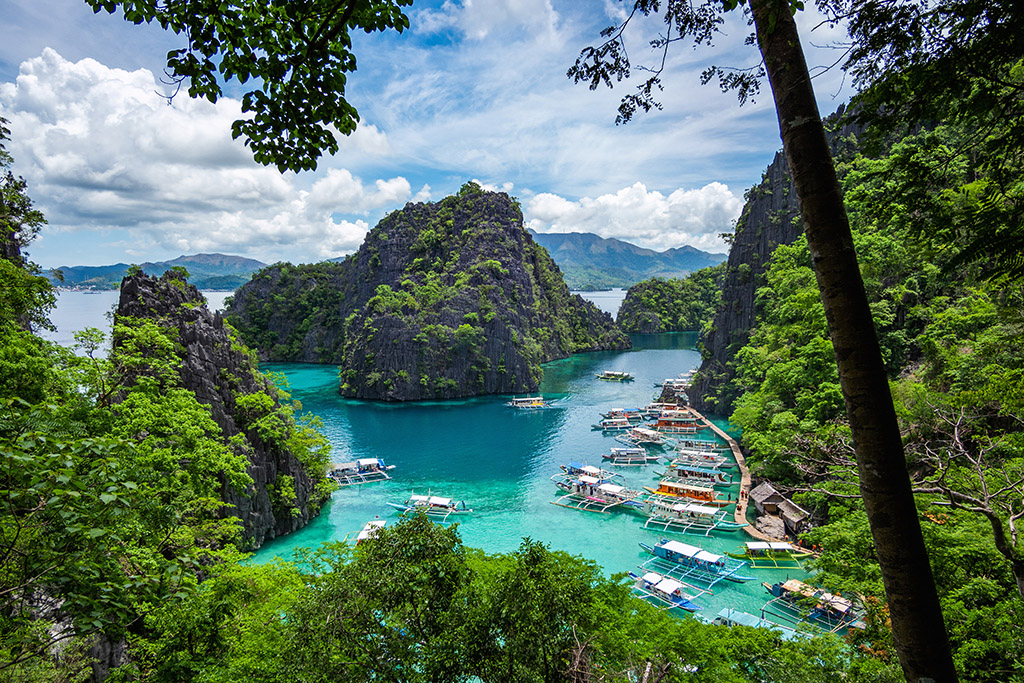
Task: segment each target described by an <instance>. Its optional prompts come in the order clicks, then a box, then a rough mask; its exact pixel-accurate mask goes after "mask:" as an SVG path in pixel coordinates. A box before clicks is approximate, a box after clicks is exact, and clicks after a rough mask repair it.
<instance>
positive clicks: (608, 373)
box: [595, 370, 633, 382]
mask: <svg viewBox="0 0 1024 683" xmlns="http://www.w3.org/2000/svg"><path fill="white" fill-rule="evenodd" d="M595 376H596V377H597V378H598V379H604V380H608V381H610V382H632V381H633V375H631V374H629V373H628V372H623V371H622V370H604V371H603V372H600V373H598V374H597V375H595Z"/></svg>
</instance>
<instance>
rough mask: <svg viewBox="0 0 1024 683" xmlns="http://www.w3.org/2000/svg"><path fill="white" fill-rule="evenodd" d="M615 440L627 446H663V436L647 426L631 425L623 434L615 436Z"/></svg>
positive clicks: (664, 443)
mask: <svg viewBox="0 0 1024 683" xmlns="http://www.w3.org/2000/svg"><path fill="white" fill-rule="evenodd" d="M615 440H616V441H618V442H620V443H624V444H627V445H629V446H665V445H666V442H665V437H664V436H662V435H661V434H660V433H659V432H656V431H654V430H653V429H649V428H647V427H632V428H630V429H627V430H626V433H625V434H620V435H618V436H616V437H615Z"/></svg>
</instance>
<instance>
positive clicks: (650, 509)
mask: <svg viewBox="0 0 1024 683" xmlns="http://www.w3.org/2000/svg"><path fill="white" fill-rule="evenodd" d="M643 514H644V515H646V516H647V518H648V519H647V521H646V522H644V528H645V529H658V530H660V531H677V532H679V533H683V534H701V535H703V536H710V535H711V532H712V531H736V530H737V529H742V528H743V527H745V526H747V525H746V524H744V523H742V522H735V521H732V520H729V519H726V514H725V510H723V509H721V508H714V507H708V506H707V505H701V504H700V503H683V502H679V501H676V500H672V499H669V498H662V497H660V496H650V497H648V498H647V500H646V501H645V502H644V508H643Z"/></svg>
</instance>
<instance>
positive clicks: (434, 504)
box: [388, 494, 473, 522]
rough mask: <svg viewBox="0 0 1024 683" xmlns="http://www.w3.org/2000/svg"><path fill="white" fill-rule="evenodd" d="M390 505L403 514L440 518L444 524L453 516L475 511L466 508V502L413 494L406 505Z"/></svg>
mask: <svg viewBox="0 0 1024 683" xmlns="http://www.w3.org/2000/svg"><path fill="white" fill-rule="evenodd" d="M388 505H390V506H391V507H393V508H395V509H396V510H399V511H401V512H402V513H403V514H405V513H407V512H414V513H419V512H422V513H423V514H425V515H427V516H429V517H439V518H440V520H439V521H442V522H443V521H445V520H446V519H448V517H449V516H451V515H461V514H466V513H470V512H472V511H473V510H472V509H470V508H468V507H466V503H465V502H464V501H461V500H460V501H458V502H455V501H454V500H453V499H451V498H443V497H441V496H431V495H426V496H418V495H415V494H413V495H410V496H409V499H408V500H407V501H405V502H404V503H388Z"/></svg>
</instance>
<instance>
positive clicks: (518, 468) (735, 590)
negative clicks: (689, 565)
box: [252, 333, 803, 617]
mask: <svg viewBox="0 0 1024 683" xmlns="http://www.w3.org/2000/svg"><path fill="white" fill-rule="evenodd" d="M695 342H696V335H695V334H693V333H678V334H661V335H636V336H634V337H633V344H634V346H633V349H632V350H631V351H624V352H620V351H615V352H600V353H587V354H579V355H576V356H573V357H571V358H568V359H565V360H560V361H555V362H553V363H548V364H547V365H545V366H544V380H543V383H542V385H541V393H542V394H543V395H544V397H545V398H548V399H552V400H554V402H555V406H556V407H555V408H552V409H548V410H539V411H518V410H514V409H512V408H508V407H506V406H505V405H504V402H505V401H506V400H507V398H508V397H497V396H485V397H480V398H474V399H468V400H459V401H443V402H424V403H413V404H398V405H396V404H378V403H371V402H365V401H348V400H344V399H342V398H341V397H340V396H338V393H337V378H336V375H337V371H336V369H335V368H334V367H329V366H328V367H325V366H310V365H301V364H291V363H288V364H282V363H278V364H268V365H267V366H266V368H265V369H267V370H272V371H275V372H280V373H283V374H284V375H285V376H286V377H287V378H288V381H289V382H290V385H291V388H290V390H291V392H292V395H293V398H296V399H298V400H300V401H301V402H302V405H303V409H304V410H305V411H308V412H311V413H314V414H316V415H318V416H320V417H321V418H322V419H323V421H324V425H325V432H326V435H327V437H328V438H329V439H330V441H331V443H332V444H333V446H334V459H335V460H336V461H345V460H352V459H355V458H362V457H379V458H383V459H384V460H385V462H387V463H388V464H391V465H395V466H396V467H395V469H394V470H392V471H391V475H392V477H393V478H392V479H391V480H390V481H383V482H375V483H368V484H362V485H358V486H349V487H344V488H341V489H339V490H337V491H335V492H334V494H333V497H332V499H331V501H330V503H329V504H328V505H327V506H326V508H325V509H324V511H323V512H322V513H321V515H320V516H319V517H318V518H317V519H315V520H314V521H313V522H312V523H310V524H309V525H308V526H307V527H306V528H304V529H302V530H300V531H298V532H296V533H294V534H291V535H289V536H286V537H283V538H280V539H276V540H274V541H271V542H270V543H267V544H266V545H265V546H264V547H263V548H261V549H260V550H259V551H258V552H257V553H256V554H255V555H254V557H253V558H252V561H254V562H268V561H272V560H274V559H275V558H282V559H288V560H291V559H294V558H295V555H294V553H295V550H296V549H298V548H310V547H315V546H317V545H319V544H320V543H323V542H325V541H337V540H342V539H345V538H348V539H350V540H351V539H354V538H355V535H356V533H358V531H359V529H360V528H361V527H362V526H363V524H364V523H365V522H366V521H367V520H370V519H373V518H374V517H376V516H379V517H380V518H382V519H386V520H388V521H390V522H393V521H395V520H397V519H398V513H397V511H396V510H394V509H393V508H391V507H389V506H388V505H387V503H388V502H395V503H400V502H403V501H405V500H406V499H407V498H408V496H409V494H411V493H417V494H426V493H431V494H435V495H440V496H446V497H452V498H454V499H455V500H463V501H465V502H466V504H467V505H468V506H469V507H472V508H473V509H474V512H473V513H472V514H470V515H464V516H461V517H460V518H459V532H460V533H461V536H462V539H463V542H464V543H466V544H467V545H469V546H474V547H479V548H483V549H484V550H487V551H489V552H506V551H512V550H515V549H516V548H517V547H518V545H519V543H520V542H521V539H523V538H524V537H529V538H532V539H535V540H539V541H542V542H544V543H547V544H549V545H550V547H551V548H553V549H558V550H565V551H568V552H570V553H573V554H577V555H582V556H583V557H586V558H588V559H590V560H593V561H594V562H596V563H598V564H599V565H600V566H601V567H602V569H603V570H604V571H605V572H606V573H607V574H614V573H617V572H626V571H630V570H636V568H637V565H638V564H640V563H641V562H643V561H644V560H645V559H647V558H648V557H650V556H649V555H647V554H646V553H644V552H643V551H642V550H641V548H640V547H639V545H638V544H639V543H640V542H644V543H647V544H653V543H656V542H657V541H658V540H659V539H661V538H663V537H665V536H666V534H664V533H661V532H654V531H645V530H644V529H643V527H642V524H643V518H642V517H640V516H638V515H634V514H631V513H627V512H614V513H608V514H601V513H596V512H582V511H577V510H571V509H567V508H564V507H559V506H556V505H553V504H552V501H554V500H555V499H556V498H557V497H558V496H559V495H560V491H559V490H558V489H556V488H555V485H554V483H553V482H552V481H551V476H552V475H555V474H558V473H559V472H560V469H559V465H562V464H565V463H568V462H570V461H582V462H586V463H589V464H592V465H598V466H600V465H601V455H602V454H604V453H608V449H609V448H610V447H612V446H616V445H620V444H618V443H617V442H616V441H615V440H614V438H613V437H612V436H611V435H606V434H603V433H602V432H600V431H594V430H592V429H591V425H592V424H593V423H595V422H597V421H598V420H599V419H600V413H601V412H606V411H607V410H608V409H610V408H615V407H635V406H638V405H639V406H642V405H644V404H646V403H648V402H649V401H651V400H652V395H653V394H654V393H655V392H656V391H657V390H656V389H655V388H654V383H655V382H659V381H661V380H662V379H663V378H666V377H674V376H676V375H677V374H679V373H680V372H683V371H684V370H689V369H690V368H692V367H694V366H695V365H697V364H698V363H699V361H700V356H699V354H698V352H697V351H696V349H695V348H694V344H695ZM602 370H625V371H627V372H630V373H632V374H634V375H635V376H636V381H634V382H630V383H619V382H604V381H601V380H598V379H596V377H595V374H596V373H597V372H600V371H602ZM616 469H617V470H618V471H621V472H622V473H623V475H624V476H625V479H626V482H625V483H626V484H627V485H628V486H630V487H631V488H637V487H641V486H645V485H646V486H654V485H655V484H656V481H657V477H656V476H655V474H654V473H655V471H661V467H660V466H658V465H650V466H646V467H619V468H616ZM737 491H738V487H737V488H734V489H733V490H732V492H731V493H732V496H733V497H734V498H735V497H736V495H737ZM729 509H730V510H731V509H732V508H729ZM668 536H671V537H672V538H675V539H677V540H680V541H683V542H686V543H690V544H692V545H700V546H702V547H704V548H706V549H708V550H710V551H712V552H719V553H721V552H724V551H733V550H736V549H737V548H738V546H739V545H740V544H741V543H742V542H743V541H745V540H749V537H748V536H747V535H746V534H744V533H743V532H742V531H739V532H716V533H715V534H713V535H712V536H711V537H703V536H693V535H684V534H678V533H670V534H668ZM742 573H746V574H747V575H752V576H755V577H756V580H754V581H750V582H747V583H745V584H737V583H731V582H728V581H723V582H720V583H719V584H717V585H716V586H715V587H714V592H713V593H712V594H711V595H704V596H701V597H700V598H699V599H698V600H696V602H697V603H698V604H700V605H702V606H703V607H704V609H703V610H702V612H703V613H704V614H705V615H707V616H709V617H714V615H715V614H717V612H718V611H719V610H720V609H722V608H723V607H733V608H736V609H740V610H742V611H747V612H750V613H754V614H758V613H759V609H760V607H761V606H762V605H763V604H764V602H765V601H766V599H767V598H768V596H767V594H766V593H765V591H764V588H763V587H762V586H761V581H771V582H774V581H777V580H780V579H785V578H788V577H796V576H802V575H803V572H800V571H799V570H795V571H794V570H777V571H776V570H772V571H767V570H761V569H759V570H749V571H745V572H742Z"/></svg>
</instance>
